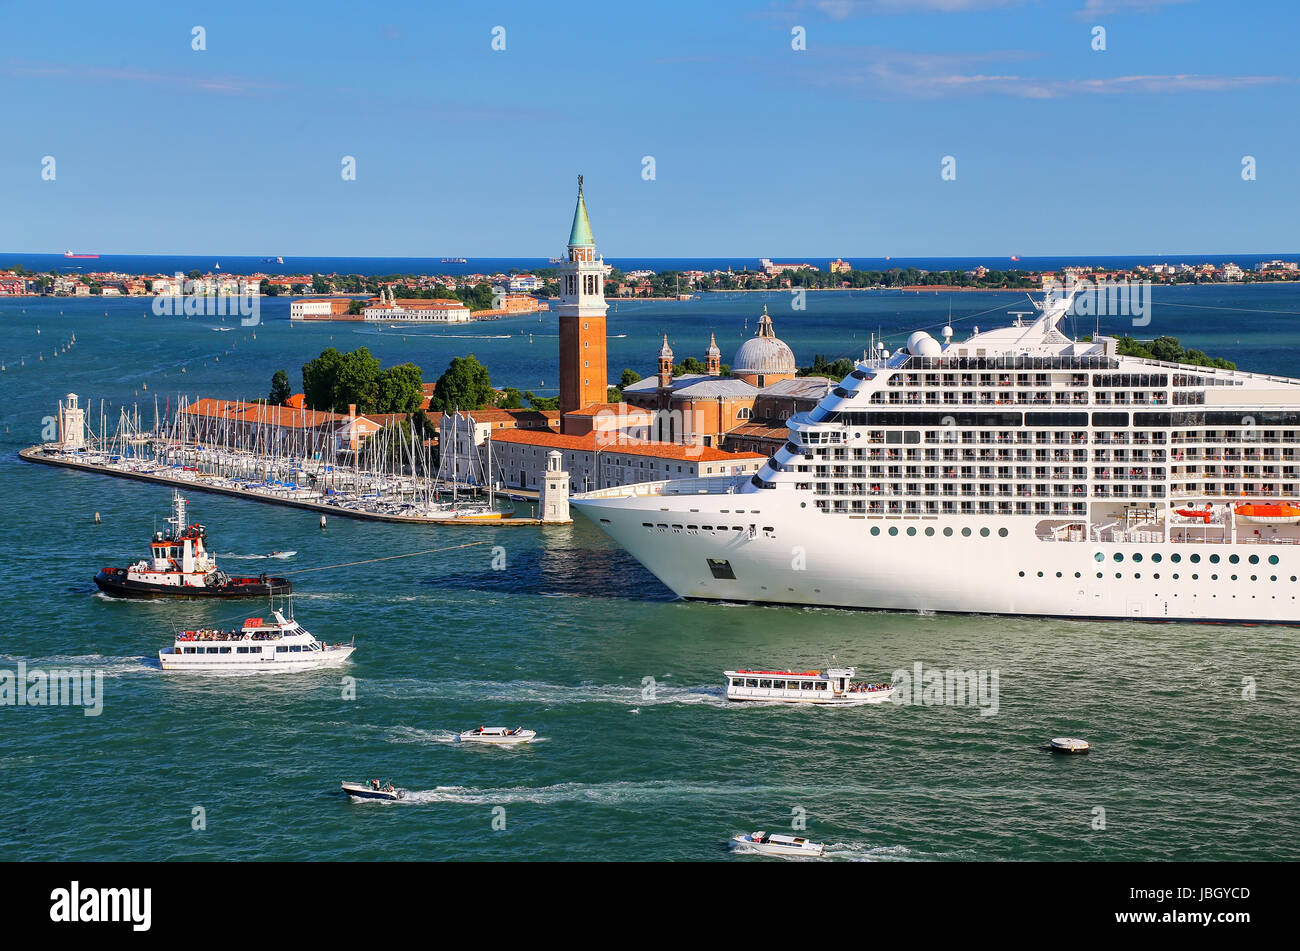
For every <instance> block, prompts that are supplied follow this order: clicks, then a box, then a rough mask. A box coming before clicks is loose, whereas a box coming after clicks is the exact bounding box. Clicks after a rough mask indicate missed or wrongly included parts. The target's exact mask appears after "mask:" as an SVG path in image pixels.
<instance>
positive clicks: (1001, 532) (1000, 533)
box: [998, 528, 1007, 538]
mask: <svg viewBox="0 0 1300 951" xmlns="http://www.w3.org/2000/svg"><path fill="white" fill-rule="evenodd" d="M1006 537H1007V530H1006V529H1005V528H999V529H998V538H1006Z"/></svg>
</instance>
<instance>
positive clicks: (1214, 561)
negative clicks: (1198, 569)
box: [1210, 555, 1219, 565]
mask: <svg viewBox="0 0 1300 951" xmlns="http://www.w3.org/2000/svg"><path fill="white" fill-rule="evenodd" d="M1218 563H1219V556H1218V555H1211V556H1210V564H1212V565H1217V564H1218Z"/></svg>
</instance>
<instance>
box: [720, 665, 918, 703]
mask: <svg viewBox="0 0 1300 951" xmlns="http://www.w3.org/2000/svg"><path fill="white" fill-rule="evenodd" d="M724 673H725V675H726V678H727V699H728V700H746V701H754V702H758V703H817V704H825V705H826V706H858V705H860V704H864V703H884V702H885V701H886V700H888V699H889V698H890V697H892V696H893V695H894V687H893V686H891V685H890V684H871V683H860V682H855V681H854V680H853V676H854V674H856V673H857V668H856V667H831V668H830V669H828V670H805V671H802V672H796V671H792V670H728V671H724Z"/></svg>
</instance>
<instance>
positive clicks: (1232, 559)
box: [1228, 555, 1241, 565]
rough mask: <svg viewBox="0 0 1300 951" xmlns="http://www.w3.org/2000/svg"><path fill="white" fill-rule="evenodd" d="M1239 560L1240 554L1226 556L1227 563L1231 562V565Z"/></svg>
mask: <svg viewBox="0 0 1300 951" xmlns="http://www.w3.org/2000/svg"><path fill="white" fill-rule="evenodd" d="M1239 561H1241V556H1240V555H1229V556H1228V563H1229V564H1233V565H1235V564H1236V563H1237V562H1239Z"/></svg>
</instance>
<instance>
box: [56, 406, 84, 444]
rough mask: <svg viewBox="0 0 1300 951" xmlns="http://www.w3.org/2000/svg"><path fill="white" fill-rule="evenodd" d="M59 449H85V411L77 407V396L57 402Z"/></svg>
mask: <svg viewBox="0 0 1300 951" xmlns="http://www.w3.org/2000/svg"><path fill="white" fill-rule="evenodd" d="M59 448H60V449H63V450H74V449H85V448H86V411H85V410H84V409H82V408H81V407H80V406H78V405H77V394H76V393H69V394H68V396H67V398H66V399H63V400H60V401H59Z"/></svg>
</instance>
